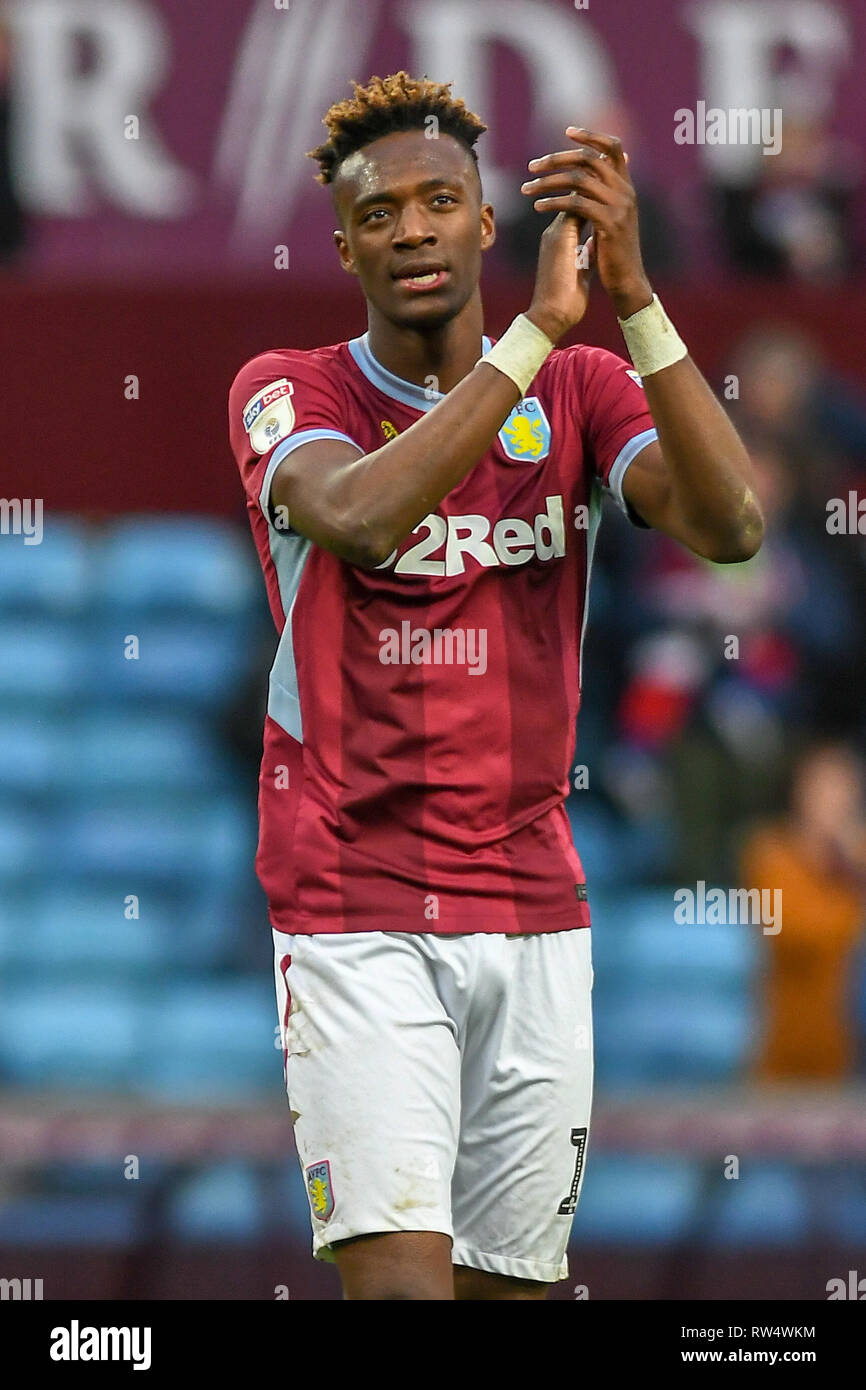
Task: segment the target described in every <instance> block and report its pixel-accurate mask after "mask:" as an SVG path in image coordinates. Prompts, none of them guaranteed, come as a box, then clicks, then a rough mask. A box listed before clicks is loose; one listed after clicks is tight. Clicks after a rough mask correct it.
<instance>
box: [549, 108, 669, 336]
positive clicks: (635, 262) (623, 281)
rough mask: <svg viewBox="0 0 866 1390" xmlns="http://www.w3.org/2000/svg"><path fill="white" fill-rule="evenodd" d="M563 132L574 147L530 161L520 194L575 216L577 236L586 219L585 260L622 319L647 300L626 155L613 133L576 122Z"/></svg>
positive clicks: (649, 295)
mask: <svg viewBox="0 0 866 1390" xmlns="http://www.w3.org/2000/svg"><path fill="white" fill-rule="evenodd" d="M565 133H566V135H567V136H568V138H569V139H570V140H573V141H574V145H575V147H574V149H571V150H560V151H558V152H557V153H555V154H547V155H543V156H542V157H541V158H540V159H533V160H531V161H530V164H529V170H530V173H531V174H532V178H531V179H530V180H528V181H527V182H526V183H524V184H523V185H522V186H521V192H522V193H523V194H525V196H526V197H528V198H532V200H533V206H534V207H535V209H536V210H537V211H538V212H555V213H562V214H564V218H563V219H562V221H564V220H565V218H568V219H569V220H571V219H572V218H574V219H576V221H577V225H578V233H579V234H580V232H582V229H583V226H584V224H585V223H586V222H590V223H591V224H592V236H591V237H590V238H589V240H588V242H587V253H586V255H585V260H586V264H587V265H588V266H589V267H593V268H595V269H596V270H597V272H598V276H599V279H600V280H601V283H602V285H603V286H604V288H605V290H607V292H608V294H609V295H610V296H611V298H612V300H613V302H614V306H615V308H616V311H617V314H618V315H619V317H620V318H625V317H627V316H628V315H629V314H632V313H635V312H636V311H637V310H638V309H640V308H642V307H643V306H644V305H646V304H649V302H650V300H651V299H652V289H651V287H650V284H649V281H648V279H647V276H646V271H645V270H644V267H643V261H642V259H641V252H640V239H639V236H638V216H637V196H636V194H635V189H634V185H633V183H632V181H631V178H630V176H629V172H628V155H627V154H625V152H624V151H623V148H622V145H621V143H620V141H619V140H618V139H617V138H616V136H614V135H599V134H596V133H595V132H594V131H589V130H583V129H581V128H578V127H576V126H569V127H568V128H567V130H566V132H565ZM562 221H561V220H560V219H557V221H556V222H555V223H553V224H552V229H555V228H557V226H562ZM549 230H551V229H549ZM564 230H565V229H564V228H563V232H564ZM577 264H578V266H579V265H580V264H581V261H580V259H578V261H577Z"/></svg>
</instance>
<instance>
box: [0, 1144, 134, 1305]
mask: <svg viewBox="0 0 866 1390" xmlns="http://www.w3.org/2000/svg"><path fill="white" fill-rule="evenodd" d="M115 1176H116V1170H115ZM125 1186H126V1187H128V1188H129V1189H130V1190H129V1191H123V1192H121V1193H117V1194H112V1195H108V1194H103V1195H102V1196H35V1197H17V1198H14V1199H12V1200H11V1201H7V1202H5V1203H4V1202H2V1201H0V1245H23V1246H52V1245H53V1246H61V1245H74V1246H81V1245H98V1246H103V1247H105V1246H115V1247H117V1248H122V1247H124V1246H127V1245H131V1244H132V1243H133V1242H135V1241H136V1240H140V1239H141V1236H142V1233H143V1232H142V1224H143V1223H142V1220H141V1214H140V1212H141V1204H140V1201H139V1193H138V1192H137V1191H136V1190H134V1189H135V1188H136V1187H137V1184H135V1183H127V1184H125ZM49 1285H50V1279H49V1277H48V1275H47V1274H46V1276H44V1286H45V1287H44V1292H45V1297H46V1298H47V1297H49V1296H50V1294H49Z"/></svg>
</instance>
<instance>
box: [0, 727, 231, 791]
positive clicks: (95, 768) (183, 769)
mask: <svg viewBox="0 0 866 1390" xmlns="http://www.w3.org/2000/svg"><path fill="white" fill-rule="evenodd" d="M64 737H65V738H67V739H68V746H69V748H70V754H69V755H68V766H69V769H70V772H71V775H72V777H73V779H74V784H75V785H76V786H77V787H80V788H84V789H93V788H97V787H101V788H106V789H109V790H114V789H117V788H124V787H126V788H140V789H142V790H144V789H149V788H154V787H156V788H161V789H168V788H177V789H188V790H191V791H192V790H199V791H202V790H213V789H215V788H216V787H219V786H225V785H226V784H227V783H228V782H229V776H230V774H229V768H228V764H227V759H226V757H225V754H224V752H223V750H222V748H221V747H219V746H218V745H217V743H216V741H215V740H214V739H213V737H212V736H211V734H210V732H209V730H208V729H207V727H206V726H205V725H204V724H203V723H202V722H201V720H197V719H192V718H189V717H188V716H184V715H179V714H172V713H169V712H165V711H161V710H160V711H156V710H141V711H130V710H114V709H109V710H107V711H103V712H101V713H98V714H91V715H85V716H83V717H81V718H80V719H77V720H74V721H70V722H69V724H68V725H67V726H66V728H65V729H64ZM0 750H2V724H0Z"/></svg>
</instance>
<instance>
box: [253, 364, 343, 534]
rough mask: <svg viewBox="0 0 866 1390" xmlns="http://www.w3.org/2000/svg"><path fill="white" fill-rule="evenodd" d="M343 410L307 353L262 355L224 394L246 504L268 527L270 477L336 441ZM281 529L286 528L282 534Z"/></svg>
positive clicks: (321, 368) (327, 379) (336, 393)
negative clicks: (306, 450) (308, 447)
mask: <svg viewBox="0 0 866 1390" xmlns="http://www.w3.org/2000/svg"><path fill="white" fill-rule="evenodd" d="M345 413H346V412H345V407H344V405H343V402H342V399H341V396H340V394H339V390H338V389H335V386H334V382H333V378H332V377H331V376H330V375H329V374H328V372H327V371H326V369H325V367H324V365H323V364H321V363H319V362H317V361H315V360H314V355H313V354H312V353H307V352H292V351H283V352H263V353H260V354H259V356H258V357H253V358H252V359H251V361H249V362H247V363H245V364H244V366H243V367H241V369H240V371H239V372H238V374H237V376H236V377H235V379H234V381H233V382H232V385H231V389H230V391H229V439H230V441H231V446H232V452H233V453H234V456H235V460H236V462H237V465H238V468H239V469H240V473H241V479H242V481H243V485H244V490H245V492H246V494H247V498H248V499H249V501H250V502H252V503H253V504H254V505H255V506H257V507H260V508H261V510H262V512H263V513H264V515H265V517H266V518H267V520H268V521H270V522H272V521H273V518H272V517H271V513H270V490H271V482H272V480H273V476H274V473H275V472H276V470H277V468H278V467H279V465H280V464H281V463H282V461H283V459H284V458H285V457H286V456H287V455H288V454H290V453H291V452H292V450H293V449H297V448H298V447H299V446H300V445H301V444H308V443H310V442H311V441H312V440H314V439H341V440H344V441H345V442H346V443H347V444H353V445H354V447H355V448H356V449H358V450H359V451H360V452H362V453H363V450H361V449H360V445H358V444H357V443H355V440H354V439H352V437H351V435H349V434H347V433H346V422H345ZM283 529H285V528H283Z"/></svg>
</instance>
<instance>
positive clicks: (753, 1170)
mask: <svg viewBox="0 0 866 1390" xmlns="http://www.w3.org/2000/svg"><path fill="white" fill-rule="evenodd" d="M806 1181H807V1179H806V1178H804V1175H803V1174H802V1173H800V1172H798V1171H797V1169H796V1168H793V1167H789V1166H788V1165H786V1164H781V1163H779V1164H770V1163H760V1162H754V1161H753V1160H751V1159H749V1160H748V1162H746V1161H745V1160H744V1161H743V1162H742V1166H741V1168H740V1176H739V1177H738V1178H731V1179H728V1180H725V1179H720V1183H719V1191H718V1196H719V1201H718V1202H717V1203H716V1204H715V1205H714V1206H713V1207H712V1208H711V1210H710V1215H709V1218H708V1220H707V1222H706V1225H705V1227H704V1235H705V1237H706V1239H707V1240H708V1242H709V1243H710V1244H712V1245H717V1246H747V1245H756V1246H767V1245H784V1246H791V1245H798V1244H799V1243H800V1242H801V1241H803V1240H805V1239H806V1238H807V1236H808V1234H809V1208H808V1204H807V1195H806V1188H805V1185H804V1184H805V1182H806Z"/></svg>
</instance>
